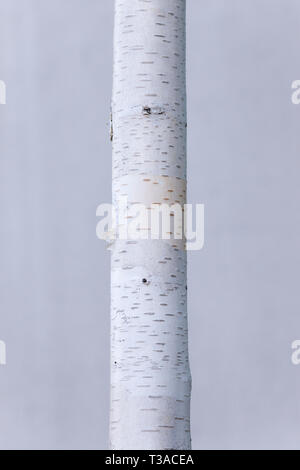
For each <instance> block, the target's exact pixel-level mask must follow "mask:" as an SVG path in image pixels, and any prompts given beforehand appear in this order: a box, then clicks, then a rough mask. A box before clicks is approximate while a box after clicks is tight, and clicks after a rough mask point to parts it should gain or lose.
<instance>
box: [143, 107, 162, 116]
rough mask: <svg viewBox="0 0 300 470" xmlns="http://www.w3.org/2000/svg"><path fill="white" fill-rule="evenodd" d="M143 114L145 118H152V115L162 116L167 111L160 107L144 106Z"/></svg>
mask: <svg viewBox="0 0 300 470" xmlns="http://www.w3.org/2000/svg"><path fill="white" fill-rule="evenodd" d="M143 114H144V116H150V115H151V114H156V115H161V114H165V110H164V109H163V108H161V107H160V106H152V107H150V106H148V105H146V106H144V107H143Z"/></svg>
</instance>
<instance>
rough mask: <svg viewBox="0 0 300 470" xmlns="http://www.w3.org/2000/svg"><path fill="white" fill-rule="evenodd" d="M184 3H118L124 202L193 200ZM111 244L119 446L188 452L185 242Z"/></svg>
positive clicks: (116, 122)
mask: <svg viewBox="0 0 300 470" xmlns="http://www.w3.org/2000/svg"><path fill="white" fill-rule="evenodd" d="M185 3H186V2H185V0H116V2H115V37H114V81H113V99H112V140H113V203H114V205H115V207H116V208H117V206H118V202H119V201H120V200H121V198H124V197H127V198H128V206H129V207H130V206H132V205H133V204H136V203H141V204H145V205H146V206H147V208H148V209H149V210H150V205H151V204H152V203H153V204H158V205H160V204H163V203H168V204H170V205H171V204H173V203H179V204H180V205H181V206H183V205H184V203H185V202H186V82H185V6H186V5H185ZM117 210H118V209H117ZM111 249H112V277H111V295H112V308H111V369H112V371H111V423H110V441H111V448H112V449H118V450H122V449H130V450H133V449H157V450H159V449H190V446H191V439H190V392H191V378H190V370H189V359H188V330H187V306H186V298H187V284H186V251H185V249H184V242H183V241H182V240H174V239H171V240H162V239H160V240H151V239H148V240H129V239H128V240H120V239H117V240H116V241H115V242H114V243H113V245H112V247H111Z"/></svg>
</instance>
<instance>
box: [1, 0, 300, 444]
mask: <svg viewBox="0 0 300 470" xmlns="http://www.w3.org/2000/svg"><path fill="white" fill-rule="evenodd" d="M187 4H188V42H187V48H188V95H189V103H188V107H189V200H190V202H194V203H204V204H205V205H206V243H205V248H204V250H203V251H201V252H191V253H190V254H189V321H190V356H191V367H192V374H193V403H192V427H193V447H194V448H195V449H300V366H298V367H296V366H293V365H292V363H291V354H292V350H291V343H292V341H293V340H295V339H300V286H299V279H300V272H299V271H300V211H299V206H300V184H299V174H300V132H299V131H300V106H295V105H293V104H292V103H291V93H292V92H291V83H292V81H293V80H296V79H300V54H299V44H300V1H299V0H243V1H240V0H197V1H194V0H188V1H187ZM112 32H113V0H0V79H1V80H4V81H5V82H6V85H7V104H6V106H4V105H0V214H1V222H0V339H1V340H4V341H5V342H6V345H7V365H6V366H1V367H0V448H1V449H105V448H107V445H108V436H107V434H108V432H107V431H108V410H109V253H108V252H107V251H106V248H105V245H104V243H103V242H101V241H99V240H97V238H96V235H95V229H96V223H97V219H96V215H95V213H96V207H97V206H98V204H100V203H101V202H109V201H110V191H111V183H110V179H111V146H110V142H109V125H108V123H109V107H110V95H111V77H112Z"/></svg>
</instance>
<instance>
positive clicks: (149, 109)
mask: <svg viewBox="0 0 300 470" xmlns="http://www.w3.org/2000/svg"><path fill="white" fill-rule="evenodd" d="M143 111H144V114H151V108H149V106H144V110H143Z"/></svg>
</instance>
